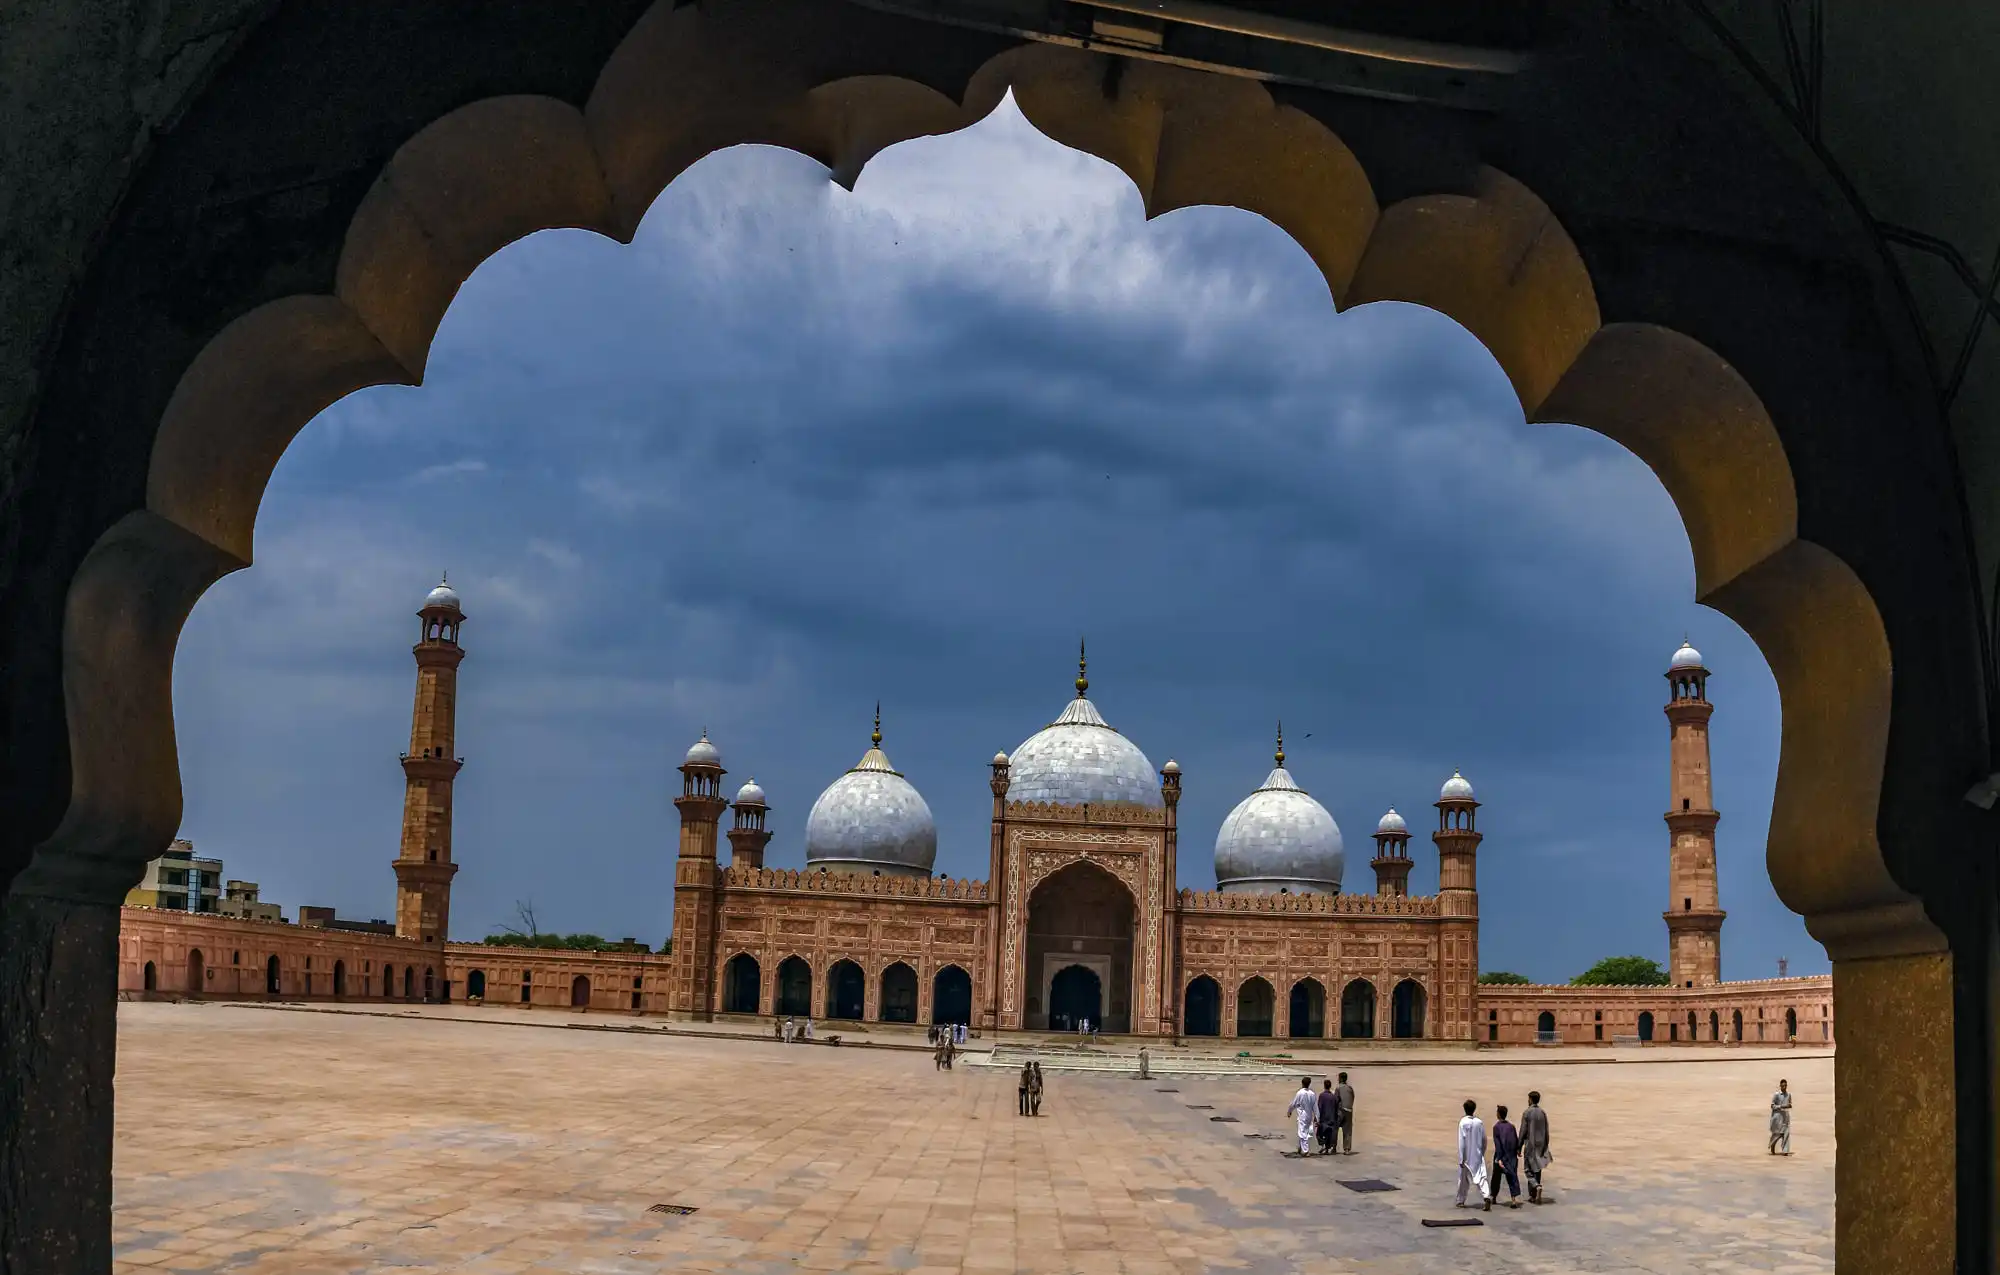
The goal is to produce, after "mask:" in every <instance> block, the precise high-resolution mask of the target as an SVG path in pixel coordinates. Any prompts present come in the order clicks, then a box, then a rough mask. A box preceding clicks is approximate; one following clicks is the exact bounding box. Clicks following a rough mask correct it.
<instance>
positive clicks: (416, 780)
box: [396, 583, 465, 944]
mask: <svg viewBox="0 0 2000 1275" xmlns="http://www.w3.org/2000/svg"><path fill="white" fill-rule="evenodd" d="M417 615H418V616H419V617H421V618H422V620H423V630H422V634H421V636H420V637H419V638H418V641H417V644H416V646H415V647H413V648H411V649H412V653H413V654H415V656H416V657H417V701H416V705H415V707H413V708H412V709H411V710H410V751H409V752H407V753H404V754H403V785H404V786H403V844H402V847H401V848H400V849H399V850H398V851H397V852H396V934H397V935H398V936H399V937H401V938H406V939H419V940H421V941H423V942H425V943H438V944H442V943H443V942H444V941H445V940H446V939H447V938H448V937H449V936H450V934H451V879H452V877H453V876H455V875H457V873H458V865H457V864H456V863H453V862H452V861H451V786H452V782H453V780H455V779H456V778H457V776H458V769H459V767H460V766H463V765H464V764H465V763H464V762H463V761H461V760H460V759H459V757H458V754H457V752H456V751H455V748H454V742H455V738H456V735H457V732H456V730H455V729H454V721H455V719H456V717H457V714H458V662H459V661H460V660H462V659H464V658H465V649H464V648H463V647H461V646H460V645H459V644H458V629H459V626H460V625H462V624H464V623H465V612H464V610H462V609H461V608H460V607H459V604H458V594H457V593H456V592H454V591H453V590H452V587H451V585H449V584H446V583H440V584H439V585H438V587H437V588H435V589H432V590H431V592H430V596H429V597H427V598H425V599H424V605H423V609H422V610H420V611H418V612H417Z"/></svg>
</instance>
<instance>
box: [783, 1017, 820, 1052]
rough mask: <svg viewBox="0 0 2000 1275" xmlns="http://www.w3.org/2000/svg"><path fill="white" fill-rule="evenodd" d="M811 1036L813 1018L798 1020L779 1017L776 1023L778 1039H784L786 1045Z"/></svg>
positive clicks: (807, 1039)
mask: <svg viewBox="0 0 2000 1275" xmlns="http://www.w3.org/2000/svg"><path fill="white" fill-rule="evenodd" d="M812 1038H813V1020H812V1019H810V1018H808V1019H806V1020H805V1021H804V1022H799V1021H798V1020H797V1019H793V1018H785V1019H781V1020H780V1021H779V1023H778V1039H779V1040H782V1041H784V1042H785V1043H786V1044H787V1045H791V1044H797V1043H801V1042H804V1041H809V1040H811V1039H812Z"/></svg>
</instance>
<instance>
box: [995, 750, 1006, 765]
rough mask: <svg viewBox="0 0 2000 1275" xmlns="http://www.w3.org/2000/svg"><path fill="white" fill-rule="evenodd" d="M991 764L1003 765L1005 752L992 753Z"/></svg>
mask: <svg viewBox="0 0 2000 1275" xmlns="http://www.w3.org/2000/svg"><path fill="white" fill-rule="evenodd" d="M993 764H994V765H995V766H1005V765H1006V764H1007V754H1005V753H995V754H993Z"/></svg>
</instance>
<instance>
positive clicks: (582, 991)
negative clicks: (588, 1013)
mask: <svg viewBox="0 0 2000 1275" xmlns="http://www.w3.org/2000/svg"><path fill="white" fill-rule="evenodd" d="M569 1005H570V1008H571V1009H589V1008H590V980H589V979H588V978H586V977H584V976H583V975H581V974H578V975H577V976H576V977H575V978H573V979H571V980H570V981H569Z"/></svg>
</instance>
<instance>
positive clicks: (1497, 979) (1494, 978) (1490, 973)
mask: <svg viewBox="0 0 2000 1275" xmlns="http://www.w3.org/2000/svg"><path fill="white" fill-rule="evenodd" d="M1479 981H1480V982H1482V983H1505V984H1507V985H1508V986H1525V985H1526V984H1528V983H1531V982H1533V981H1534V980H1533V979H1531V978H1529V977H1528V976H1527V975H1526V974H1516V973H1514V972H1513V971H1512V970H1487V971H1486V972H1485V973H1484V974H1481V975H1480V976H1479Z"/></svg>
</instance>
